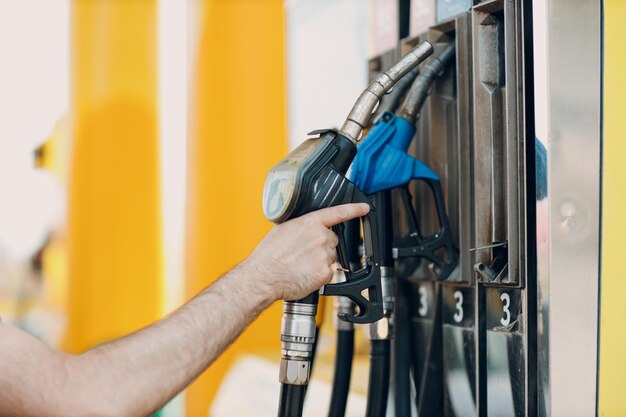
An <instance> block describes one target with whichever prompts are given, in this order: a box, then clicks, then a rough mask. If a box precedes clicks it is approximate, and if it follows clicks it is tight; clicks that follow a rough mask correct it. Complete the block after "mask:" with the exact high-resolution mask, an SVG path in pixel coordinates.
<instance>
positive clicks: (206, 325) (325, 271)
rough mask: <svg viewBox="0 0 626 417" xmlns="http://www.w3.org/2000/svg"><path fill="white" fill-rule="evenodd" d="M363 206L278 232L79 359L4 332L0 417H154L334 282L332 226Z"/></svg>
mask: <svg viewBox="0 0 626 417" xmlns="http://www.w3.org/2000/svg"><path fill="white" fill-rule="evenodd" d="M368 210H369V207H368V206H367V205H366V204H348V205H344V206H338V207H332V208H327V209H323V210H319V211H316V212H313V213H309V214H307V215H304V216H302V217H299V218H296V219H293V220H290V221H288V222H285V223H283V224H281V225H278V226H275V227H274V228H273V229H272V230H271V231H270V232H269V233H268V234H267V236H266V237H265V238H264V239H263V241H261V243H259V245H258V246H257V248H256V249H255V250H254V252H253V253H252V254H251V255H250V256H249V257H248V258H247V259H245V260H244V261H243V262H242V263H240V264H239V265H238V266H236V267H235V268H233V269H232V270H230V271H229V272H227V273H226V274H224V275H223V276H222V277H221V278H220V279H219V280H217V281H216V282H215V283H214V284H213V285H211V286H209V287H208V288H206V289H205V290H204V291H202V292H201V293H200V294H198V295H197V296H196V297H195V298H194V299H192V300H191V301H189V302H188V303H186V304H185V305H183V306H182V307H180V308H179V309H178V310H176V311H175V312H173V313H172V314H170V315H168V316H167V317H165V318H163V319H162V320H160V321H158V322H156V323H154V324H152V325H151V326H148V327H146V328H144V329H142V330H139V331H137V332H135V333H133V334H131V335H128V336H125V337H123V338H120V339H117V340H115V341H113V342H110V343H107V344H104V345H101V346H98V347H95V348H94V349H91V350H89V351H87V352H85V353H83V354H81V355H68V354H65V353H61V352H58V351H56V350H54V349H51V348H50V347H49V346H47V345H46V344H44V343H43V342H41V341H39V340H38V339H36V338H34V337H33V336H31V335H29V334H27V333H25V332H23V331H20V330H19V329H17V328H15V327H13V326H10V325H8V324H4V323H0V415H1V416H16V417H22V416H37V417H46V416H49V417H56V416H63V417H73V416H80V417H90V416H94V417H95V416H98V417H113V416H115V417H123V416H148V415H150V414H152V413H154V412H156V411H157V410H159V409H160V408H161V407H163V405H165V404H166V403H167V402H168V401H169V400H170V399H172V398H173V397H174V396H175V395H176V394H177V393H179V392H180V391H181V390H182V389H184V388H185V387H186V386H187V385H188V384H189V383H191V382H192V381H193V380H194V379H195V378H196V377H197V376H198V375H199V374H200V373H201V372H202V371H204V370H205V369H206V368H207V367H208V366H209V365H211V363H213V361H214V360H215V359H216V358H217V357H218V356H219V355H220V354H221V353H222V352H223V351H224V349H226V347H228V345H229V344H230V343H232V342H233V341H234V340H235V338H236V337H237V336H238V335H239V334H240V333H241V332H242V331H243V330H244V329H245V328H246V326H247V325H248V324H249V323H250V322H252V321H253V320H254V319H255V318H256V317H257V316H258V315H259V313H261V312H262V311H263V310H264V309H266V308H267V307H268V306H269V305H270V304H272V303H273V302H274V301H276V300H279V299H288V300H292V299H299V298H302V297H304V296H305V295H307V294H309V293H311V292H313V291H315V290H317V289H319V288H320V287H321V286H322V285H324V284H326V283H327V282H328V281H329V280H330V278H331V276H332V264H333V263H334V262H335V256H336V254H335V247H336V246H337V244H338V239H337V236H336V235H335V234H334V233H333V232H331V231H330V229H329V228H330V227H331V226H333V225H335V224H338V223H341V222H344V221H346V220H350V219H352V218H356V217H360V216H363V215H364V214H366V213H367V211H368Z"/></svg>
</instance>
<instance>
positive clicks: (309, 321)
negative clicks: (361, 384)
mask: <svg viewBox="0 0 626 417" xmlns="http://www.w3.org/2000/svg"><path fill="white" fill-rule="evenodd" d="M430 54H432V45H430V44H429V43H428V42H424V43H422V44H420V45H419V46H417V47H416V48H415V49H413V50H412V51H411V52H410V53H409V54H408V55H406V56H405V57H404V58H402V59H401V60H400V61H398V62H397V63H396V64H395V65H394V66H392V67H391V68H389V69H388V70H387V71H385V72H383V73H382V74H380V75H379V76H378V77H376V79H375V80H374V81H373V82H372V83H371V84H370V86H369V87H368V88H367V89H366V90H364V91H363V93H362V94H361V96H360V97H359V99H358V100H357V102H356V103H355V105H354V107H353V108H352V110H351V112H350V114H349V115H348V118H347V119H346V121H345V122H344V124H343V126H342V128H341V129H340V130H339V131H334V130H321V131H316V132H313V133H314V134H318V135H319V136H318V137H316V138H313V139H308V140H306V141H305V142H304V143H303V144H301V145H300V146H299V147H297V148H296V149H295V150H293V151H292V152H290V153H289V154H288V155H287V157H286V158H284V159H283V160H282V161H281V162H279V163H278V165H276V166H275V167H274V168H272V170H270V172H269V174H268V176H267V179H266V182H265V188H264V192H263V210H264V213H265V216H266V217H267V218H268V219H269V220H271V221H273V222H275V223H281V222H284V221H286V220H288V219H290V218H293V217H297V216H300V215H303V214H305V213H308V212H310V211H314V210H317V209H320V208H324V207H330V206H334V205H339V204H342V203H350V202H366V203H370V201H369V200H368V198H367V197H366V196H365V195H364V194H363V193H362V192H361V191H360V190H359V189H358V188H357V187H356V186H355V185H354V184H353V183H351V182H350V181H348V180H347V179H346V178H345V176H344V175H345V173H346V171H347V170H348V167H349V166H350V163H351V162H352V159H353V158H354V156H355V154H356V142H357V141H358V139H359V136H360V134H361V132H362V130H363V128H364V126H365V125H366V124H367V121H368V119H369V118H370V116H371V114H372V111H373V110H374V107H375V105H376V104H377V103H378V100H379V99H380V98H381V97H382V95H383V94H385V93H386V92H387V91H389V90H390V89H391V88H392V87H393V85H394V84H395V83H396V82H397V81H398V80H399V79H400V78H402V77H403V76H404V75H406V74H407V73H408V72H409V71H410V70H411V69H412V68H414V67H415V66H417V65H418V64H419V63H420V62H422V61H423V60H424V59H425V58H426V57H428V56H429V55H430ZM370 204H371V203H370ZM374 211H375V208H374ZM372 215H373V212H370V214H368V215H367V216H366V217H365V218H364V219H363V225H364V238H365V245H364V247H365V251H366V258H367V259H368V265H367V267H366V268H364V269H362V270H359V271H351V270H350V269H349V268H350V265H349V262H348V256H347V253H346V248H345V242H340V244H339V247H338V260H339V262H340V263H341V265H342V267H343V268H344V269H345V270H346V273H347V280H346V282H342V283H336V284H329V285H326V286H325V287H324V289H323V293H322V295H333V296H344V297H348V298H350V299H351V300H352V301H353V302H354V303H355V304H356V305H357V306H358V313H355V314H347V313H346V314H343V315H342V316H341V317H340V318H341V319H343V320H345V321H349V322H353V323H371V322H375V321H377V320H379V319H380V318H382V316H383V296H382V288H381V282H380V276H381V265H380V259H379V253H380V252H379V247H378V241H377V239H378V236H379V234H378V232H379V231H378V229H377V228H378V227H379V226H378V224H377V223H376V221H375V220H376V219H374V218H373V217H372ZM335 231H336V233H337V234H338V236H340V237H341V236H342V233H341V230H340V229H339V228H337V229H335ZM362 291H367V293H368V297H367V298H365V297H364V296H363V295H362ZM318 297H319V294H318V293H313V294H311V295H309V296H307V297H305V298H304V299H302V300H295V301H285V303H284V304H283V320H282V324H281V354H282V359H281V364H280V375H279V379H280V382H281V384H282V385H281V398H280V405H279V413H278V415H279V416H300V415H301V414H302V407H303V399H304V393H305V391H306V386H307V384H308V381H309V371H310V359H311V353H312V345H313V343H314V341H315V314H316V309H317V308H316V307H317V301H318Z"/></svg>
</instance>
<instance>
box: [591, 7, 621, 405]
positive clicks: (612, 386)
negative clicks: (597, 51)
mask: <svg viewBox="0 0 626 417" xmlns="http://www.w3.org/2000/svg"><path fill="white" fill-rule="evenodd" d="M625 20H626V3H625V2H624V1H623V0H604V85H603V86H602V88H603V94H604V103H603V111H604V121H603V142H602V147H603V150H602V154H603V155H602V254H601V255H602V263H601V285H600V288H601V294H600V301H601V305H600V346H599V347H600V360H599V378H598V415H599V416H601V417H618V416H624V415H626V396H625V395H624V375H626V361H625V360H624V357H625V354H626V334H625V333H624V330H625V329H626V279H625V277H626V263H624V253H626V241H624V236H626V216H624V207H626V192H624V178H626V165H624V155H626V143H625V142H624V129H625V128H626V125H625V123H624V116H623V115H624V110H626V100H625V99H624V97H626V73H625V72H624V68H626V57H625V56H624V38H625V37H626V28H625V27H624V24H623V22H624V21H625Z"/></svg>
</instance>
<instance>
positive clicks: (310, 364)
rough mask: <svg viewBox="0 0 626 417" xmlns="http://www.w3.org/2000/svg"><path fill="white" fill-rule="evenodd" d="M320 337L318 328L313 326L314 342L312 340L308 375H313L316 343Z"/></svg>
mask: <svg viewBox="0 0 626 417" xmlns="http://www.w3.org/2000/svg"><path fill="white" fill-rule="evenodd" d="M319 337H320V328H319V327H318V326H315V340H313V346H312V347H311V359H310V360H309V375H310V376H312V375H313V364H314V363H315V354H316V353H317V341H318V338H319Z"/></svg>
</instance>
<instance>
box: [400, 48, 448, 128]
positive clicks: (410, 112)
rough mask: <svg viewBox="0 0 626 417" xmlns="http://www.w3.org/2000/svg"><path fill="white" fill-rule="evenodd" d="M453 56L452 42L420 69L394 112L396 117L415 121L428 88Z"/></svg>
mask: <svg viewBox="0 0 626 417" xmlns="http://www.w3.org/2000/svg"><path fill="white" fill-rule="evenodd" d="M454 55H455V47H454V42H450V44H449V45H447V46H445V47H444V49H443V50H442V51H441V52H440V53H439V54H437V55H435V56H433V57H432V58H431V59H430V61H429V62H428V63H427V64H425V65H424V66H423V67H422V68H421V71H420V75H419V76H418V77H417V79H416V80H415V82H414V83H413V85H412V86H411V89H410V90H409V92H408V93H407V94H406V97H405V98H404V101H403V102H402V105H401V106H400V107H399V108H398V110H397V111H396V115H397V116H399V117H402V118H403V119H406V120H408V121H409V122H411V123H414V122H415V121H416V119H417V115H418V114H419V112H420V110H421V109H422V106H423V105H424V102H425V101H426V97H428V92H429V91H430V86H431V85H432V83H433V81H434V80H435V78H436V77H437V76H438V75H439V74H440V73H441V71H443V69H444V68H445V67H446V65H448V64H449V63H450V61H451V60H452V59H453V58H454Z"/></svg>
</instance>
